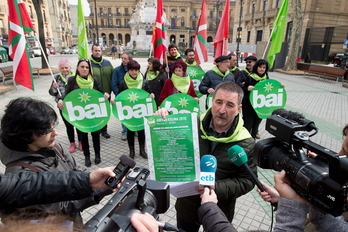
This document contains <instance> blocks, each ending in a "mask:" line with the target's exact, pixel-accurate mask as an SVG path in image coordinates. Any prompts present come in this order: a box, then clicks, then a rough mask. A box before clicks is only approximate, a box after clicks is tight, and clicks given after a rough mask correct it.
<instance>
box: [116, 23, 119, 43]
mask: <svg viewBox="0 0 348 232" xmlns="http://www.w3.org/2000/svg"><path fill="white" fill-rule="evenodd" d="M118 27H119V25H118V24H116V47H118Z"/></svg>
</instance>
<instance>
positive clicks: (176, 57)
mask: <svg viewBox="0 0 348 232" xmlns="http://www.w3.org/2000/svg"><path fill="white" fill-rule="evenodd" d="M167 56H168V57H170V58H172V59H174V60H176V59H178V58H179V57H181V55H180V53H179V52H178V53H177V54H176V56H175V57H174V56H171V55H170V54H169V53H168V54H167Z"/></svg>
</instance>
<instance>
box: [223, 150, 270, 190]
mask: <svg viewBox="0 0 348 232" xmlns="http://www.w3.org/2000/svg"><path fill="white" fill-rule="evenodd" d="M228 157H229V158H230V159H231V160H232V163H233V164H234V165H236V166H238V167H240V166H242V165H243V166H244V168H245V169H246V170H247V172H248V173H249V175H250V176H251V178H252V181H253V182H254V184H256V186H257V187H258V188H259V189H260V190H261V192H265V191H266V190H265V188H264V187H263V186H262V184H261V183H260V181H259V180H258V179H257V177H256V175H255V173H254V172H253V171H252V170H251V169H250V167H249V165H248V164H246V162H248V156H247V154H246V153H245V151H244V150H243V148H241V147H240V146H239V145H234V146H232V147H230V149H228Z"/></svg>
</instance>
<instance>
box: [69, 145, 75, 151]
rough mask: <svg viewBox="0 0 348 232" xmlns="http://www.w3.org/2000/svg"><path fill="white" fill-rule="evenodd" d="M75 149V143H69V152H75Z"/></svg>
mask: <svg viewBox="0 0 348 232" xmlns="http://www.w3.org/2000/svg"><path fill="white" fill-rule="evenodd" d="M75 149H76V144H75V143H70V147H69V152H70V153H73V152H75Z"/></svg>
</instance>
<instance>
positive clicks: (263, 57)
mask: <svg viewBox="0 0 348 232" xmlns="http://www.w3.org/2000/svg"><path fill="white" fill-rule="evenodd" d="M273 32H274V27H273V28H272V32H271V35H270V37H269V39H268V41H267V44H266V47H265V50H264V51H263V55H262V59H265V56H266V52H267V49H268V47H269V44H270V43H271V38H272V35H273Z"/></svg>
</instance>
